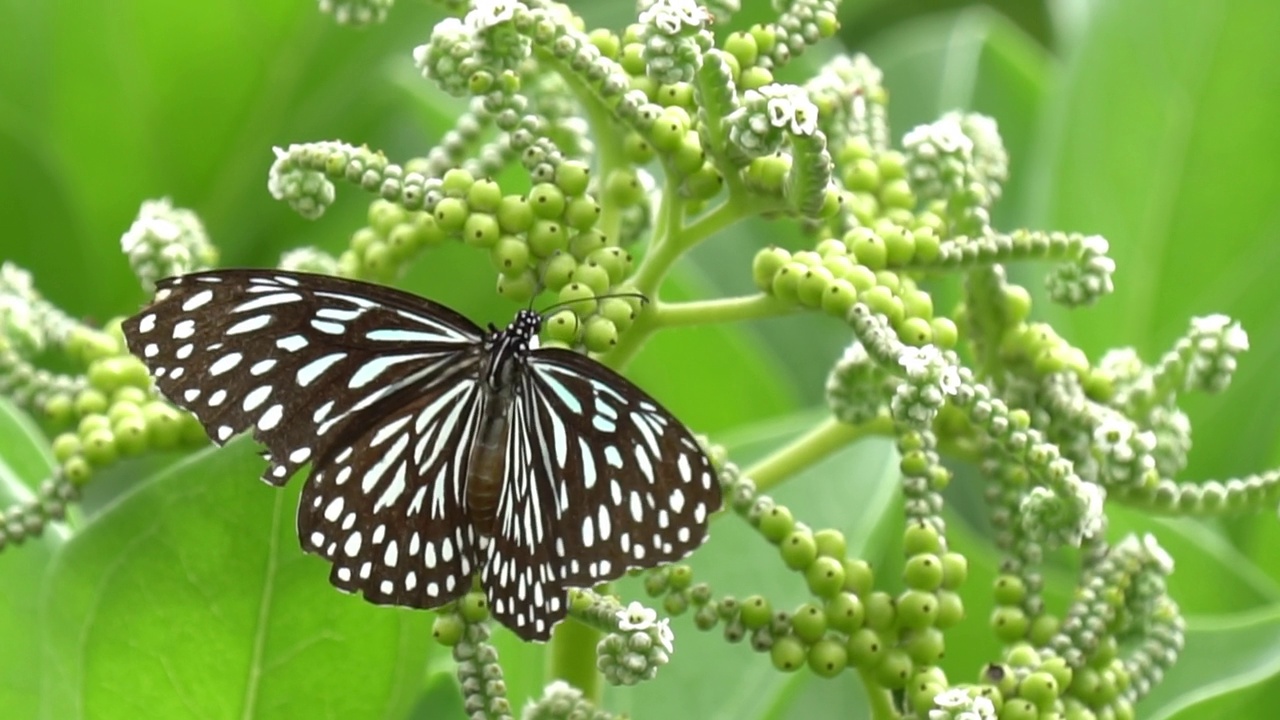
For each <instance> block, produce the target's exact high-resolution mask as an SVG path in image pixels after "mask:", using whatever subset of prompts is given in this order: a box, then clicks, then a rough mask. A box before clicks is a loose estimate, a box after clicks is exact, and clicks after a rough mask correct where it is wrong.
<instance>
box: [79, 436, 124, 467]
mask: <svg viewBox="0 0 1280 720" xmlns="http://www.w3.org/2000/svg"><path fill="white" fill-rule="evenodd" d="M81 442H82V452H83V453H84V459H85V460H88V461H89V463H90V464H91V465H93V466H94V467H104V466H106V465H110V464H111V463H113V462H115V461H116V458H117V457H119V453H118V452H117V451H116V438H115V435H113V434H112V432H111V430H110V429H109V428H98V429H97V430H93V431H91V432H89V433H88V434H87V435H85V436H84V438H83V440H82V441H81Z"/></svg>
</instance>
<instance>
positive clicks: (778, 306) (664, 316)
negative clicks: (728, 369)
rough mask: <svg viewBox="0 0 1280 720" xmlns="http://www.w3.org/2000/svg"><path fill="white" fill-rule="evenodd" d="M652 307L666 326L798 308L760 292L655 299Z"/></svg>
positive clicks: (770, 314)
mask: <svg viewBox="0 0 1280 720" xmlns="http://www.w3.org/2000/svg"><path fill="white" fill-rule="evenodd" d="M655 305H656V307H655V308H653V310H651V312H652V313H653V316H654V321H655V322H657V323H658V324H659V325H662V326H663V327H675V326H677V325H710V324H712V323H728V322H737V321H740V320H753V319H755V318H763V317H773V316H775V315H785V314H786V313H789V312H792V311H794V310H795V309H796V308H795V306H794V305H792V304H790V303H786V302H783V301H781V300H779V299H777V298H775V297H773V296H772V295H765V294H764V293H759V294H756V295H744V296H742V297H731V298H718V299H716V300H691V301H689V302H679V303H655Z"/></svg>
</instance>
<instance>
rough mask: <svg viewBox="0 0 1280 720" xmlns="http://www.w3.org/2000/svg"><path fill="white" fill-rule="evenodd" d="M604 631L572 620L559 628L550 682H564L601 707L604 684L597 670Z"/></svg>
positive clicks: (553, 638) (555, 632)
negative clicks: (596, 648)
mask: <svg viewBox="0 0 1280 720" xmlns="http://www.w3.org/2000/svg"><path fill="white" fill-rule="evenodd" d="M598 642H600V631H599V630H596V629H595V628H593V627H591V626H590V625H586V624H583V623H580V622H578V621H576V620H573V619H568V620H566V621H564V622H562V623H560V624H559V625H557V626H556V629H555V630H553V631H552V633H551V642H550V643H549V648H550V651H551V652H550V658H549V659H548V662H547V680H548V681H551V680H564V681H565V682H567V683H569V684H570V685H572V686H574V687H576V688H578V689H579V690H581V691H582V694H583V696H584V697H586V698H587V699H588V700H590V701H591V702H592V703H595V704H596V705H599V703H600V699H601V697H603V694H604V683H603V682H601V678H600V672H599V671H598V670H596V653H595V647H596V643H598Z"/></svg>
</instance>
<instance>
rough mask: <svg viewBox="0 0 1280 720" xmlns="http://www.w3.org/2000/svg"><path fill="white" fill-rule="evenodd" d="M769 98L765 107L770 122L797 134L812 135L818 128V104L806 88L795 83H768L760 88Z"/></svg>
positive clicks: (761, 92) (762, 93)
mask: <svg viewBox="0 0 1280 720" xmlns="http://www.w3.org/2000/svg"><path fill="white" fill-rule="evenodd" d="M759 92H760V94H761V95H763V96H764V97H765V98H767V101H766V102H765V107H766V108H767V110H768V113H769V123H770V124H771V125H773V126H774V127H776V128H784V129H788V130H790V131H791V132H792V133H793V134H795V135H806V136H807V135H812V134H813V133H814V132H816V131H817V129H818V106H817V105H814V104H813V101H812V100H810V99H809V95H808V94H807V93H805V91H804V88H800V87H796V86H795V85H780V84H777V83H774V84H773V85H766V86H764V87H762V88H760V90H759Z"/></svg>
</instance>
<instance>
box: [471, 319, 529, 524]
mask: <svg viewBox="0 0 1280 720" xmlns="http://www.w3.org/2000/svg"><path fill="white" fill-rule="evenodd" d="M541 324H542V320H541V317H540V316H539V315H538V314H537V313H533V312H530V311H527V310H526V311H521V312H520V314H518V315H517V316H516V319H515V321H514V322H512V323H511V325H510V326H508V327H507V328H506V329H505V330H496V329H492V328H491V329H490V331H489V334H488V335H486V336H485V341H484V348H485V351H486V358H485V361H484V364H483V365H482V368H483V369H482V371H481V378H480V386H481V392H480V396H479V399H478V401H479V403H480V413H479V420H478V421H477V428H476V435H475V441H474V442H473V443H472V446H471V454H470V462H469V463H468V470H467V515H468V516H469V517H470V519H471V523H472V525H473V526H474V527H475V528H476V530H477V531H478V532H479V533H480V534H481V535H485V536H489V535H492V534H493V528H494V526H495V524H496V523H497V513H498V502H499V500H500V498H501V494H502V478H503V475H504V473H505V472H506V465H507V438H508V436H509V431H510V427H509V425H510V422H511V408H512V405H513V402H514V400H515V397H516V393H517V391H518V389H519V384H520V377H521V374H522V373H523V372H524V363H525V360H526V358H527V357H528V355H529V351H530V342H531V339H532V338H533V337H534V335H535V334H536V333H537V332H538V329H539V328H540V327H541Z"/></svg>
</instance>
